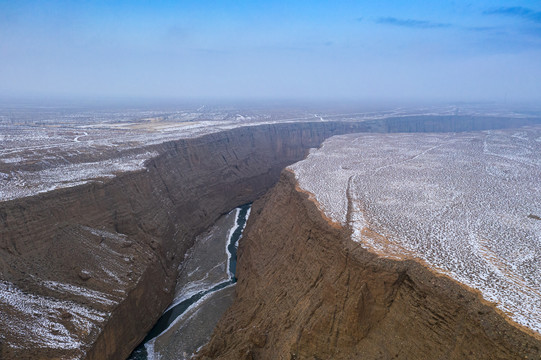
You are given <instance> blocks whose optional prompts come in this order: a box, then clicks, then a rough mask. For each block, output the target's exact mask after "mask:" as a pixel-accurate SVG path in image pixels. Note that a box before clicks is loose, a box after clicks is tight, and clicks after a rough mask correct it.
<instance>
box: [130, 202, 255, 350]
mask: <svg viewBox="0 0 541 360" xmlns="http://www.w3.org/2000/svg"><path fill="white" fill-rule="evenodd" d="M250 208H251V204H247V205H243V206H241V207H238V208H236V209H234V210H232V211H231V212H229V213H228V214H226V215H224V216H222V217H221V218H219V219H218V221H216V223H215V224H214V225H213V226H212V227H211V228H210V229H209V230H208V231H207V232H205V233H203V234H201V235H199V236H198V237H197V238H196V241H195V244H194V246H193V247H192V248H191V249H190V250H188V252H187V253H186V256H185V260H184V261H183V263H182V264H181V267H180V268H179V276H178V279H177V285H176V288H175V299H174V301H173V303H172V304H171V306H169V308H168V309H167V310H166V311H165V313H164V314H163V315H162V316H161V318H160V319H159V320H158V322H157V323H156V325H155V326H154V328H153V329H152V330H151V331H150V332H149V333H148V334H147V337H146V338H145V340H144V341H143V343H142V344H141V345H139V346H138V347H137V348H136V349H135V350H134V352H133V353H132V354H131V355H130V357H129V359H130V360H144V359H151V360H152V359H161V360H168V359H175V360H177V359H188V358H190V357H191V356H192V355H193V354H194V353H196V352H197V350H198V349H200V348H201V347H202V346H203V345H205V344H206V343H207V342H208V341H209V339H210V336H211V335H212V331H213V329H214V327H215V326H216V323H217V322H218V320H219V319H220V317H221V316H222V315H223V313H224V312H225V310H227V308H228V307H229V306H230V305H231V303H232V302H233V297H234V286H235V282H236V278H235V269H236V264H237V246H238V241H239V239H240V238H241V236H242V231H243V230H244V226H245V224H246V220H247V218H248V216H249V214H250Z"/></svg>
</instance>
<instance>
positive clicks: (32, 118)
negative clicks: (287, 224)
mask: <svg viewBox="0 0 541 360" xmlns="http://www.w3.org/2000/svg"><path fill="white" fill-rule="evenodd" d="M350 110H351V109H350ZM491 111H492V112H490V113H489V112H487V111H486V109H479V108H476V107H469V108H464V107H463V108H461V109H460V111H459V110H458V108H457V107H455V106H433V107H425V108H417V107H415V108H391V109H387V110H377V111H364V112H358V111H357V112H351V111H349V112H342V111H341V110H340V109H335V110H332V111H330V112H324V113H322V112H319V111H318V112H317V113H314V112H311V111H308V110H295V109H291V108H283V109H281V108H271V109H250V108H247V109H235V108H217V107H211V106H205V105H204V106H198V107H193V108H185V109H181V110H137V109H129V108H128V109H119V110H99V109H85V108H84V109H77V108H55V107H37V108H32V107H29V108H25V107H24V106H22V107H21V106H19V107H9V106H6V105H2V104H0V201H6V200H12V199H16V198H21V197H25V196H32V195H35V194H38V193H42V192H47V191H51V190H54V189H57V188H65V187H72V186H77V185H81V184H84V183H87V182H89V181H100V180H101V179H103V178H109V177H113V176H115V175H116V174H118V173H120V172H125V171H136V170H140V169H143V168H144V166H145V161H146V160H148V159H151V158H152V157H154V156H156V155H157V154H156V152H155V151H154V150H153V149H152V148H149V147H152V146H153V145H156V144H161V143H165V142H168V141H174V140H178V139H183V138H193V137H199V136H202V135H206V134H210V133H216V132H220V131H224V130H230V129H233V128H237V127H241V126H254V125H262V124H275V123H287V122H289V123H291V122H303V121H331V120H341V121H356V122H358V121H370V120H379V119H384V118H389V117H404V116H416V115H435V116H449V115H456V114H457V113H460V114H461V115H464V114H466V115H472V116H476V115H484V116H487V115H495V116H505V117H510V118H516V117H524V116H526V115H524V114H522V113H516V112H513V111H509V110H504V109H502V110H498V111H494V110H491Z"/></svg>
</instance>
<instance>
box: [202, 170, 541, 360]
mask: <svg viewBox="0 0 541 360" xmlns="http://www.w3.org/2000/svg"><path fill="white" fill-rule="evenodd" d="M237 277H238V279H239V281H238V285H237V290H236V291H237V295H236V300H235V302H234V304H233V306H232V307H231V308H230V309H229V310H228V311H227V312H226V314H225V315H224V317H223V318H222V319H221V321H220V322H219V324H218V326H217V328H216V330H215V333H214V335H213V337H212V339H211V342H210V343H209V344H208V345H207V346H206V347H205V348H204V349H203V350H202V351H201V352H200V354H199V357H200V358H207V357H208V358H222V359H491V360H492V359H502V360H503V359H539V358H541V338H540V337H539V336H537V335H536V334H534V333H530V332H528V330H525V329H520V328H518V327H516V326H514V325H512V324H510V323H509V322H507V321H506V320H505V318H504V317H503V316H501V315H500V314H499V313H498V312H497V311H496V310H495V308H494V307H493V306H491V305H490V304H488V303H486V302H484V301H482V300H481V298H480V296H479V295H478V294H476V293H474V292H470V291H469V290H467V289H466V288H464V287H462V286H460V285H459V284H458V283H456V282H454V281H452V280H450V279H448V278H446V277H444V276H438V275H436V274H434V273H432V272H430V271H429V270H428V269H427V268H425V267H423V266H422V265H420V264H418V263H417V262H415V261H411V260H408V261H395V260H389V259H383V258H380V257H378V256H376V255H374V254H371V253H368V252H367V251H365V250H363V249H362V248H361V247H360V246H359V244H357V243H355V242H353V241H351V240H350V239H349V231H348V229H345V228H341V227H339V226H337V225H335V224H330V223H329V222H327V221H326V220H325V219H324V218H323V217H322V214H321V213H320V212H319V211H318V209H317V207H316V205H315V204H314V203H313V202H312V201H311V200H308V196H307V195H306V194H305V193H302V192H300V191H298V190H297V189H296V181H295V178H294V176H293V175H292V174H291V173H289V172H287V171H285V172H284V173H283V174H282V177H281V180H280V182H279V183H278V185H277V186H276V187H275V188H273V189H272V190H271V191H270V192H269V193H268V194H267V195H265V196H264V197H263V198H262V199H261V200H258V201H257V202H256V203H254V206H253V209H252V215H251V217H250V220H249V221H248V225H247V228H246V230H245V233H244V236H243V239H242V241H241V244H240V248H239V262H238V265H237Z"/></svg>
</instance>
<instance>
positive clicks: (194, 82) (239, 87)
mask: <svg viewBox="0 0 541 360" xmlns="http://www.w3.org/2000/svg"><path fill="white" fill-rule="evenodd" d="M0 95H2V96H8V95H10V96H24V95H38V96H42V95H52V96H79V97H85V96H99V97H108V96H113V97H130V96H133V97H167V98H194V97H196V98H197V97H213V98H226V99H227V98H302V99H325V98H328V99H348V100H349V99H351V100H357V99H359V100H368V101H371V100H383V101H386V100H402V101H403V100H406V101H407V100H415V101H419V100H420V101H433V100H437V101H541V1H475V2H471V1H431V2H428V1H415V0H414V1H339V0H337V1H317V0H316V1H293V0H291V1H257V2H256V1H205V0H200V1H136V0H134V1H24V0H17V1H13V0H10V1H3V0H0Z"/></svg>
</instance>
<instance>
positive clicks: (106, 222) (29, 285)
mask: <svg viewBox="0 0 541 360" xmlns="http://www.w3.org/2000/svg"><path fill="white" fill-rule="evenodd" d="M356 130H366V126H365V125H363V124H344V123H304V124H276V125H264V126H257V127H245V128H239V129H234V130H231V131H224V132H220V133H215V134H211V135H207V136H202V137H199V138H194V139H184V140H178V141H173V142H168V143H164V144H160V145H156V146H152V147H149V148H148V150H149V151H155V152H157V153H159V156H157V157H155V158H153V159H151V160H150V161H148V162H147V163H146V169H145V170H142V171H138V172H132V173H124V174H119V175H118V176H117V177H116V178H113V179H111V180H109V179H104V180H103V181H102V182H92V183H90V184H86V185H82V186H78V187H71V188H65V189H59V190H56V191H52V192H49V193H44V194H40V195H37V196H33V197H27V198H22V199H16V200H11V201H6V202H3V203H0V269H1V275H0V276H1V278H0V285H1V289H0V290H2V291H3V292H2V294H3V296H2V300H1V301H0V328H1V329H2V331H1V333H0V358H3V359H4V358H5V359H9V358H33V359H52V358H60V357H63V358H82V357H86V358H88V359H121V358H125V357H126V356H127V355H128V354H129V353H130V352H131V350H132V349H133V348H134V347H135V346H136V345H137V344H138V343H139V342H140V341H141V340H142V339H143V337H144V336H145V334H146V332H147V331H148V330H149V329H150V328H151V327H152V325H153V323H154V322H155V321H156V319H157V318H158V317H159V315H160V313H161V311H163V309H164V308H165V307H166V306H167V305H168V304H169V302H170V300H171V297H172V295H173V294H172V293H173V288H174V281H175V278H176V269H177V267H178V264H179V262H180V261H181V260H182V259H183V256H184V253H185V251H186V249H188V248H189V247H190V246H191V245H192V242H193V239H194V237H195V235H197V234H198V233H200V232H201V231H202V230H204V229H206V228H207V227H208V226H209V225H210V224H212V223H213V222H214V221H215V219H216V218H217V217H218V216H220V215H221V214H223V213H225V212H227V211H229V210H230V209H231V208H232V207H235V206H237V205H240V204H243V203H246V202H250V201H252V200H253V199H255V198H256V197H258V196H260V195H262V194H263V193H264V192H265V191H266V190H267V189H268V188H269V187H270V186H272V185H273V184H274V183H275V182H276V181H277V179H278V176H279V173H280V171H281V170H282V169H283V168H284V167H285V166H286V165H288V164H290V163H292V162H294V161H297V160H300V159H301V158H303V157H304V156H305V154H306V151H307V149H308V148H311V147H315V146H318V145H319V144H320V143H321V142H322V141H323V140H324V139H325V138H327V137H329V136H331V135H334V134H338V133H345V132H352V131H356Z"/></svg>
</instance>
